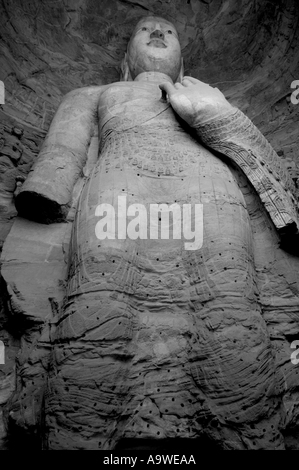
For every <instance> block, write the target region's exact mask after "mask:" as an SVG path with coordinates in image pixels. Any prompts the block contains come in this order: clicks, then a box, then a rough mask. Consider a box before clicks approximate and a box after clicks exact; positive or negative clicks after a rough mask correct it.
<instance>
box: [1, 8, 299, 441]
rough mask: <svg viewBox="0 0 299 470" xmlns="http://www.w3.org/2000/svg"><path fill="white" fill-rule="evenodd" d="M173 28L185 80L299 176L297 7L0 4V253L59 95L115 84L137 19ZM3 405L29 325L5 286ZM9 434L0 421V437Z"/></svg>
mask: <svg viewBox="0 0 299 470" xmlns="http://www.w3.org/2000/svg"><path fill="white" fill-rule="evenodd" d="M147 14H156V15H159V16H163V17H165V18H167V19H169V20H170V21H173V22H174V24H175V25H176V27H177V29H178V32H179V35H180V38H181V44H182V49H183V56H184V63H185V74H186V75H191V76H193V77H196V78H198V79H200V80H202V81H204V82H207V83H209V84H210V85H213V86H217V87H219V88H220V90H221V91H222V92H223V93H224V94H225V96H226V97H227V98H228V99H229V100H230V102H232V103H233V104H235V105H236V106H238V107H239V108H240V109H241V110H242V111H243V112H245V113H246V114H247V115H248V117H250V118H251V119H252V120H253V122H254V123H255V124H256V125H257V127H258V128H259V129H260V130H261V131H262V133H263V134H264V135H265V136H266V137H267V138H268V140H269V141H270V142H271V144H272V145H273V147H274V149H275V150H276V151H277V152H278V154H279V155H280V156H281V158H283V159H284V160H285V161H286V163H287V166H288V168H289V170H290V172H291V175H292V178H293V179H294V181H295V183H296V182H297V178H299V159H298V152H297V149H298V144H299V133H298V119H299V105H297V106H296V105H294V104H292V102H291V100H290V95H291V93H292V90H291V88H290V85H291V83H292V81H293V80H299V63H298V56H299V27H298V20H299V4H298V2H297V1H296V0H287V1H280V0H276V1H275V0H271V1H264V0H241V1H240V0H239V1H237V0H226V1H225V0H202V1H201V0H184V1H181V0H172V1H168V0H164V1H163V0H153V1H148V0H138V1H135V0H109V1H107V0H103V1H98V0H62V1H59V2H57V1H43V0H0V80H2V81H3V82H4V84H5V92H6V95H5V104H4V105H0V246H2V244H3V242H4V240H5V238H6V236H7V234H8V233H9V231H10V229H11V226H12V223H13V220H14V218H15V216H16V214H17V213H16V210H15V206H14V194H15V192H16V191H18V188H19V187H20V185H21V184H22V182H23V181H24V179H25V178H26V175H27V173H28V171H29V169H30V167H31V165H32V163H33V162H34V160H35V159H36V157H37V155H38V152H39V149H40V147H41V144H42V142H43V139H44V138H45V135H46V132H47V130H48V128H49V125H50V123H51V120H52V118H53V116H54V113H55V110H56V109H57V107H58V105H59V103H60V101H61V99H62V97H63V96H64V95H65V94H66V93H67V92H68V91H70V90H72V89H74V88H78V87H82V86H87V85H102V84H106V83H111V82H113V81H117V80H118V77H119V64H120V61H121V59H122V58H123V56H124V53H125V51H126V45H127V42H128V39H129V37H130V35H131V32H132V30H133V28H134V25H135V24H136V22H137V20H138V19H139V18H140V17H142V16H144V15H147ZM0 288H1V314H0V326H1V327H2V331H1V332H0V339H2V340H3V341H4V343H5V345H6V350H7V352H8V356H7V357H8V360H7V362H6V365H5V367H3V368H1V369H0V406H4V405H5V403H6V402H7V400H8V399H9V397H10V396H11V393H12V391H13V389H14V383H15V382H14V370H15V356H16V354H17V351H18V348H19V343H20V335H21V332H22V328H24V325H22V324H20V323H19V322H18V321H17V320H16V319H13V318H12V313H11V309H10V305H9V296H8V294H7V291H6V286H5V284H4V283H3V282H2V283H1V286H0ZM4 434H5V431H4V428H3V425H2V421H1V414H0V439H1V437H3V436H4Z"/></svg>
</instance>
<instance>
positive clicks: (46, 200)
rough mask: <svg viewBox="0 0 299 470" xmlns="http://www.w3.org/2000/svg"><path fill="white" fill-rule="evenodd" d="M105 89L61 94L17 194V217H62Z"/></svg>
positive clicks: (47, 219) (42, 219)
mask: <svg viewBox="0 0 299 470" xmlns="http://www.w3.org/2000/svg"><path fill="white" fill-rule="evenodd" d="M105 88H106V87H105V86H98V87H96V86H94V87H86V88H81V89H77V90H74V91H71V92H70V93H68V94H67V95H66V96H65V97H64V99H63V101H62V103H61V104H60V106H59V108H58V111H57V112H56V114H55V116H54V119H53V121H52V123H51V126H50V129H49V132H48V134H47V136H46V139H45V141H44V143H43V146H42V148H41V151H40V154H39V156H38V158H37V160H36V162H35V164H34V165H33V167H32V169H31V170H30V172H29V175H28V177H27V179H26V181H25V183H24V184H23V186H22V189H21V191H20V192H19V194H18V196H17V197H16V208H17V210H18V213H19V215H20V216H22V217H25V218H28V219H31V220H36V221H38V222H43V223H50V222H59V221H62V220H65V218H66V215H67V213H68V210H69V207H70V204H71V201H72V191H73V187H74V184H75V182H76V180H77V179H78V177H79V175H80V173H81V171H82V168H83V167H84V165H85V162H86V158H87V151H88V145H89V143H90V139H91V136H92V132H93V129H94V124H95V122H96V119H97V104H98V101H99V97H100V95H101V93H102V92H103V91H104V89H105Z"/></svg>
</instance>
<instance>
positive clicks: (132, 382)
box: [0, 0, 299, 449]
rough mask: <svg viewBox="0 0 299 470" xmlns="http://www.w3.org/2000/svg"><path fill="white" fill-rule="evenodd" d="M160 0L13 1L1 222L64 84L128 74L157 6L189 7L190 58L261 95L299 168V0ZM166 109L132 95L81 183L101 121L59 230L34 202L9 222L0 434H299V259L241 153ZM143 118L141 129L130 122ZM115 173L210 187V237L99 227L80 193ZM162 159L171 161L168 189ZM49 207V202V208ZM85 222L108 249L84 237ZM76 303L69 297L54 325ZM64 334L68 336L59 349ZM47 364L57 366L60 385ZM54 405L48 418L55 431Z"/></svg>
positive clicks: (81, 438)
mask: <svg viewBox="0 0 299 470" xmlns="http://www.w3.org/2000/svg"><path fill="white" fill-rule="evenodd" d="M149 3H150V2H146V1H145V0H140V1H139V2H138V5H137V4H136V2H133V1H132V2H131V1H130V2H127V1H126V2H123V1H118V2H116V1H113V0H110V1H109V2H94V1H91V0H90V1H88V0H80V1H68V2H64V3H59V6H56V4H55V5H53V4H51V3H49V4H47V5H44V4H43V5H41V4H40V2H37V1H30V2H28V1H26V2H25V0H24V1H21V0H19V1H17V0H16V1H14V2H8V1H4V0H2V1H1V4H0V5H1V7H0V8H1V16H0V18H1V19H0V21H1V58H0V61H1V67H0V79H1V80H3V81H4V82H5V86H6V104H5V105H4V106H0V108H1V110H0V126H1V127H0V129H1V140H0V173H1V182H0V204H1V213H0V217H1V219H0V239H1V242H2V241H3V240H4V239H5V238H6V237H7V234H8V232H9V230H10V227H11V224H12V221H13V219H14V217H15V216H16V214H17V211H16V209H15V205H14V197H15V196H17V195H18V194H20V193H21V192H22V190H23V191H24V190H25V189H26V184H27V183H25V185H24V186H23V187H22V186H21V185H22V183H23V181H24V179H25V177H26V176H27V174H28V172H29V170H30V168H31V165H32V163H33V161H34V160H35V158H36V156H37V154H38V152H39V151H40V150H41V145H42V142H44V138H45V136H46V132H47V130H48V128H49V125H50V122H51V120H52V118H53V116H54V112H55V111H56V110H57V107H58V105H59V102H60V100H61V98H62V96H63V95H65V93H67V92H69V91H70V90H73V89H74V88H77V87H82V86H85V85H92V86H95V85H102V84H107V83H111V82H116V81H118V79H119V71H118V64H119V62H120V60H121V59H122V57H123V54H124V52H125V48H126V44H127V41H128V38H129V36H130V34H131V31H132V25H133V24H135V23H136V19H138V18H139V17H140V16H143V15H144V14H145V13H146V10H148V11H149V10H150V11H151V12H154V13H156V14H159V15H162V16H166V17H169V19H171V20H173V21H174V22H175V23H176V24H177V27H178V30H179V33H180V35H181V39H182V45H183V48H184V49H183V54H184V57H185V66H186V74H191V75H192V76H195V77H197V78H199V79H201V80H203V81H206V82H208V83H210V84H212V85H215V86H219V88H220V89H221V90H222V91H223V92H224V93H225V95H226V97H227V98H228V99H230V101H231V102H232V103H234V104H235V105H236V106H238V107H239V108H240V109H241V110H242V111H244V112H246V114H247V115H248V116H249V117H250V118H251V119H253V122H254V123H255V124H256V125H257V126H258V128H259V129H260V131H261V132H262V133H263V134H264V135H265V136H266V137H267V138H268V139H269V141H270V143H271V144H272V145H273V147H274V149H275V150H276V151H277V152H278V153H279V155H280V156H281V157H282V159H284V160H285V161H286V162H287V164H288V167H289V170H290V174H291V178H292V179H293V182H294V183H296V179H297V177H298V168H299V167H298V159H297V154H296V152H297V148H298V108H299V105H298V107H296V106H294V105H293V104H291V103H290V99H289V96H290V93H291V90H290V84H291V82H292V81H293V80H294V79H296V78H298V79H299V70H298V60H297V58H296V57H297V56H298V55H297V54H298V53H297V50H298V47H299V38H298V29H296V24H297V16H298V5H297V4H296V2H295V0H294V1H290V2H288V4H287V5H285V4H284V5H282V3H281V4H279V2H277V3H275V2H267V3H265V2H262V1H260V2H259V1H258V2H249V1H245V0H244V1H243V2H241V3H242V6H240V5H241V4H240V2H237V1H230V2H219V1H216V0H215V1H211V2H199V1H198V2H195V1H193V0H192V1H191V2H186V3H184V4H183V2H179V1H174V2H170V3H167V2H165V3H163V4H161V2H151V4H150V5H149ZM219 77H220V78H219ZM110 93H111V94H112V92H110ZM112 98H113V97H112V96H110V98H109V99H112ZM106 99H108V97H107V98H106ZM119 101H120V98H119V95H118V97H117V102H119ZM81 104H83V102H82V103H81ZM83 105H84V104H83ZM161 106H162V105H161ZM164 107H165V105H164ZM110 108H111V106H110ZM89 109H91V108H90V107H89ZM150 111H151V110H150V109H149V107H147V108H146V109H144V110H143V113H142V119H140V115H137V116H136V117H135V118H132V114H123V115H122V118H123V119H124V118H128V116H130V120H131V122H123V128H122V130H123V131H124V132H122V133H121V134H119V135H117V136H116V135H114V136H113V139H111V138H109V137H108V136H107V138H102V141H101V151H102V154H103V158H102V159H101V162H100V163H99V165H98V167H97V168H96V170H95V174H94V176H93V178H92V179H91V180H90V181H92V184H89V185H85V189H84V191H83V193H82V198H81V199H80V200H79V202H78V198H79V195H80V194H81V189H82V187H83V185H84V183H85V182H86V180H87V178H88V177H89V175H90V174H91V171H92V169H93V167H94V163H95V160H96V159H97V138H96V137H93V138H92V139H91V141H90V145H89V156H88V159H87V161H86V165H85V167H84V170H83V172H82V173H80V171H79V170H78V169H77V170H76V168H75V169H74V176H72V174H71V173H70V172H68V171H65V176H62V178H64V179H63V184H60V185H57V190H58V188H59V191H61V193H58V192H55V190H54V191H53V188H50V192H51V194H52V193H53V192H54V193H55V196H56V197H57V199H59V198H60V199H59V201H58V203H59V204H60V205H61V206H65V210H63V211H62V213H61V214H60V213H59V214H60V215H61V218H65V217H66V216H67V220H65V222H64V223H62V224H59V225H61V227H59V228H58V227H57V226H56V224H55V225H54V226H53V227H52V226H48V229H49V228H50V227H52V229H50V231H47V235H45V233H46V231H45V226H44V225H40V224H38V223H35V222H28V221H24V220H22V219H18V220H17V222H16V224H15V225H14V227H13V229H12V231H11V232H10V234H9V238H8V239H7V242H6V248H5V251H4V253H3V255H2V260H3V261H2V262H3V264H4V265H3V268H2V273H3V276H4V278H5V281H6V284H7V285H8V287H7V286H6V284H5V283H4V282H3V284H2V286H1V288H2V289H1V297H2V301H1V307H2V310H1V312H2V313H1V316H0V322H1V326H2V327H3V328H2V332H1V333H0V339H3V340H4V342H5V344H6V346H7V351H8V356H7V357H8V361H7V363H6V365H5V368H2V366H0V407H1V406H2V407H3V408H2V409H3V410H4V415H5V422H6V424H7V423H9V425H10V433H11V435H10V436H9V439H8V440H7V439H5V429H4V426H3V424H2V411H1V413H0V439H2V446H3V448H5V447H8V448H9V447H14V446H16V447H19V446H20V445H21V441H22V443H23V444H24V445H29V446H35V447H37V448H40V447H41V446H44V448H53V449H54V448H76V449H78V448H93V449H94V448H101V449H103V448H106V449H107V448H112V447H113V446H114V445H116V444H117V443H118V445H120V446H124V447H129V445H133V447H136V446H138V445H139V446H140V445H141V446H142V444H140V443H139V444H136V442H135V441H134V442H133V443H131V444H128V443H126V442H125V441H124V439H133V440H135V439H150V440H156V439H158V440H161V442H164V439H166V438H167V439H168V438H170V439H174V438H180V439H183V438H188V439H189V438H192V439H194V438H195V437H197V438H199V439H201V440H199V444H200V443H201V444H202V445H205V444H206V441H205V440H204V439H208V440H209V442H213V443H214V444H213V445H215V446H216V445H218V446H219V447H225V448H241V449H244V448H246V449H247V448H252V449H255V448H274V447H276V448H283V447H284V446H286V447H287V448H298V419H299V418H298V398H297V394H298V383H299V380H298V377H299V369H298V367H299V366H294V365H293V364H292V363H291V361H290V354H291V352H292V351H291V349H290V343H291V342H292V341H293V340H294V339H299V326H298V311H299V307H298V298H299V293H298V289H299V286H298V276H299V272H298V271H299V269H298V259H297V258H296V257H295V256H294V255H292V254H291V253H287V252H286V251H283V250H282V249H281V248H280V247H279V238H278V235H277V232H276V230H275V228H274V225H273V223H272V222H271V219H270V218H269V215H268V214H267V212H266V210H265V208H264V206H263V205H262V203H261V201H260V199H259V198H258V196H257V194H256V193H255V191H254V190H253V188H252V186H251V185H250V183H249V182H248V180H246V178H245V177H244V176H243V175H242V174H241V172H240V171H239V170H238V168H237V167H236V166H235V165H234V164H233V162H231V163H228V162H227V161H226V160H224V163H223V162H222V161H221V160H219V158H217V157H216V156H214V155H213V154H211V152H209V151H208V150H206V149H205V148H204V147H202V146H199V144H198V142H196V144H195V140H193V139H192V138H190V137H189V136H186V134H185V131H184V132H181V128H180V126H177V127H175V126H174V122H173V121H172V117H171V113H170V110H168V111H167V110H166V115H167V119H166V121H165V122H166V124H167V122H168V123H171V125H170V126H169V128H168V129H167V134H166V135H167V138H165V132H164V133H163V135H161V136H160V135H159V129H160V127H159V126H157V127H155V124H154V123H151V124H152V127H149V126H147V129H146V132H144V128H145V127H146V125H145V124H144V125H143V126H142V124H143V122H142V120H144V123H145V121H146V120H147V119H150ZM146 112H147V113H148V115H146ZM116 114H117V113H116ZM153 114H154V115H155V114H157V110H156V109H153ZM88 119H89V118H88ZM115 119H116V122H115V125H116V126H117V129H120V128H121V127H120V121H119V116H115ZM134 119H135V120H134ZM124 121H125V119H124ZM136 121H137V122H138V124H139V125H140V128H139V129H138V133H137V134H136V133H135V132H133V131H132V130H130V129H129V127H130V126H133V125H135V124H136ZM165 122H163V125H165ZM85 123H86V119H85ZM112 124H113V122H112V123H110V125H112ZM82 125H83V128H84V122H82ZM102 126H105V123H104V122H102V123H101V125H100V136H102V137H103V136H106V134H105V132H104V131H105V129H103V127H102ZM166 127H167V126H166ZM164 128H165V126H164ZM80 129H81V130H82V126H81V127H80ZM50 139H51V137H48V141H46V142H45V143H44V148H45V147H47V145H49V146H50V145H51V142H50ZM73 144H74V147H76V148H75V150H74V153H72V158H71V161H72V162H73V161H74V159H73V157H74V156H75V157H78V158H80V159H81V158H82V161H84V162H85V158H86V156H85V155H84V154H80V151H79V152H78V145H77V144H76V142H75V141H74V142H73ZM180 145H181V147H180ZM195 145H196V148H195ZM211 145H212V144H211ZM174 148H175V152H174ZM215 148H216V147H215ZM127 149H130V151H128V150H127ZM216 150H220V151H223V148H222V149H221V148H216ZM76 152H77V153H76ZM108 153H109V155H110V154H111V153H112V155H113V156H114V158H113V159H111V158H108ZM224 153H225V152H224ZM57 156H58V158H59V152H58V153H57ZM252 158H254V156H252ZM45 162H47V159H46V158H45ZM64 162H65V160H64ZM47 164H49V162H48V163H47ZM56 164H57V161H56V163H55V165H56ZM50 165H51V163H50ZM253 166H254V164H253ZM54 168H55V166H53V169H54ZM68 168H69V167H65V163H64V169H65V170H68ZM44 171H46V172H51V171H52V169H51V168H47V169H45V170H44ZM63 171H64V170H63V168H62V169H61V173H60V174H62V175H63ZM44 174H45V173H44ZM44 174H43V173H42V171H41V173H40V179H39V182H40V183H41V184H42V183H43V182H44ZM116 175H117V185H116V186H117V187H116V190H117V191H122V189H124V190H125V193H126V194H127V195H128V198H130V203H133V202H144V203H145V204H146V203H149V202H155V201H157V202H172V201H174V200H177V201H179V202H180V203H183V202H184V201H186V202H187V201H188V202H189V201H192V200H193V201H195V200H196V201H197V202H198V201H199V200H200V201H202V202H204V203H205V204H207V205H210V206H209V207H210V210H209V211H208V214H209V215H208V223H207V228H206V230H207V232H206V233H205V237H206V239H207V240H208V244H207V246H206V247H205V248H204V249H203V252H202V254H201V255H200V256H199V257H197V256H196V255H195V254H194V253H193V254H192V252H189V253H187V252H185V254H184V253H183V252H182V249H181V246H179V243H178V244H176V243H174V244H173V246H172V247H171V250H169V244H168V245H167V246H168V248H167V250H166V249H165V246H164V245H163V241H160V243H159V244H158V245H157V246H156V247H150V246H149V245H146V244H145V242H144V243H140V241H139V244H138V245H137V244H136V243H132V242H130V243H129V242H128V243H127V242H126V243H125V242H124V243H123V245H122V246H120V247H115V246H114V247H113V246H109V247H108V244H107V242H108V241H107V240H106V241H103V244H102V246H98V244H100V243H98V244H97V245H95V240H92V243H91V244H90V241H91V238H90V233H91V232H92V230H94V220H93V219H88V217H87V215H86V211H83V213H84V216H83V215H82V212H81V213H80V212H77V207H78V206H77V204H79V208H80V207H81V208H82V207H83V205H84V204H85V203H90V207H91V208H89V210H90V214H92V212H93V214H94V207H95V204H97V202H95V201H94V197H95V195H97V194H98V190H99V188H101V191H104V190H105V188H106V191H108V188H110V187H114V188H115V178H116ZM77 177H79V179H78V180H77V183H76V186H75V189H74V192H73V194H71V192H72V191H71V187H72V184H73V182H74V181H75V180H76V178H77ZM155 178H159V181H160V180H163V194H162V193H161V192H159V191H160V189H159V188H160V186H159V187H158V186H157V185H156V186H155V184H154V181H155ZM70 180H71V182H70ZM224 180H225V183H224ZM27 181H29V178H28V180H27ZM171 181H172V182H174V183H171ZM198 181H200V184H199V183H198ZM159 184H161V183H159ZM252 184H253V181H252ZM255 189H256V190H257V191H258V188H256V187H255ZM258 192H259V191H258ZM115 194H117V193H115ZM115 194H114V196H113V197H115ZM136 194H137V195H138V200H137V199H136V200H135V199H134V197H135V198H136ZM153 195H154V198H155V201H153ZM163 198H164V199H163ZM192 198H193V199H192ZM213 198H214V199H213ZM141 199H142V200H141ZM162 199H163V200H162ZM168 199H169V200H168ZM216 200H217V204H214V203H215V201H216ZM211 201H212V202H211ZM213 201H214V202H213ZM29 202H30V203H31V204H32V203H35V204H36V203H38V201H36V200H35V201H34V200H28V201H27V202H26V201H25V204H24V205H25V207H27V210H28V214H27V215H30V212H35V211H34V210H33V211H32V207H28V203H29ZM26 204H27V205H26ZM216 206H217V207H218V208H219V211H217V212H215V207H216ZM55 207H58V206H55ZM55 207H54V209H53V206H51V210H52V209H53V211H54V217H53V219H54V220H55V218H56V216H57V213H56V212H55ZM59 207H60V206H59ZM84 207H85V206H84ZM22 210H24V207H23V209H22ZM50 212H51V211H50ZM51 213H52V212H51ZM76 213H77V216H76V217H75V214H76ZM59 214H58V215H59ZM48 215H49V213H48ZM45 219H47V217H45ZM58 219H59V217H58ZM74 219H75V222H74V223H73V220H74ZM51 220H52V218H51V214H50V215H49V217H48V220H46V221H48V222H49V221H51ZM43 221H45V220H43ZM240 221H241V222H240ZM72 224H73V234H78V237H79V238H76V237H75V236H74V235H73V239H72V240H73V241H72V245H71V250H72V251H71V253H73V254H74V256H73V257H71V261H72V262H71V264H70V267H69V269H70V271H69V272H70V278H69V280H68V291H67V292H68V295H69V298H68V299H65V302H64V304H63V302H62V295H63V294H62V292H63V288H64V287H65V286H66V276H65V273H66V262H65V261H66V260H65V256H64V253H65V252H66V251H67V246H68V243H69V237H70V231H71V228H72ZM79 229H80V230H79ZM30 230H32V232H30ZM64 231H65V233H62V232H64ZM25 232H26V234H27V235H25ZM248 234H251V235H248ZM86 240H88V242H89V245H88V246H89V248H90V251H87V250H84V249H83V248H82V247H84V246H85V245H84V242H86ZM236 240H237V242H236ZM230 243H232V245H229V244H230ZM15 246H17V247H18V250H15V249H14V247H15ZM227 246H229V247H231V248H230V249H227ZM124 251H125V253H126V254H125V255H124ZM120 252H121V253H123V254H122V255H121V256H120ZM20 253H22V255H20ZM24 253H25V254H27V255H28V256H26V257H25V258H23V255H24ZM42 258H43V263H41V260H42ZM16 259H17V261H16ZM236 259H238V260H239V261H238V264H237V265H236V263H235V260H236ZM45 261H46V262H47V265H45V264H44V263H45ZM20 265H21V266H22V268H21V270H22V272H23V276H21V275H20ZM39 265H40V266H39ZM54 266H55V270H53V267H54ZM25 273H28V275H27V277H28V279H26V280H25V281H24V279H25V278H24V274H25ZM49 273H50V274H49ZM51 276H52V277H51ZM46 277H47V279H48V280H47V282H44V281H45V280H46ZM49 279H53V282H52V284H51V281H50V283H49ZM79 281H80V282H79ZM95 284H96V286H97V288H96V289H93V286H94V285H95ZM79 285H80V293H78V292H77V289H78V286H79ZM99 286H100V287H99ZM7 288H8V292H7ZM45 291H46V292H45ZM99 291H100V292H101V296H100V299H99ZM74 293H75V294H76V295H75V296H74ZM78 294H80V295H78ZM33 298H34V299H35V300H34V302H33V303H32V299H33ZM74 299H76V301H75V300H74ZM104 299H105V300H104ZM59 307H63V308H64V309H65V314H66V317H65V319H64V320H63V321H60V323H59V326H58V328H57V329H56V328H55V324H56V323H57V319H58V309H59ZM34 311H35V313H34ZM111 311H113V312H114V315H109V313H110V312H111ZM45 319H46V322H45ZM24 332H26V335H24ZM107 332H109V335H110V336H109V337H108V336H107V335H108V333H107ZM50 341H51V342H54V343H55V344H56V349H55V352H54V354H53V356H51V355H50V354H49V352H50V348H49V343H50ZM18 351H19V354H18V358H17V361H15V356H16V353H17V352H18ZM99 358H101V361H100V364H101V365H100V367H99V366H98V364H99ZM16 367H17V371H18V372H17V380H16V382H15V369H16ZM49 367H50V369H51V373H50V376H49V377H50V382H51V386H50V388H48V389H47V390H45V376H46V375H47V374H48V370H49ZM15 388H16V393H14V392H15V390H14V389H15ZM9 400H11V401H10V402H9ZM9 411H10V412H11V413H10V415H9ZM45 415H46V416H47V422H46V425H47V428H48V429H49V435H47V436H43V435H42V433H41V432H40V429H41V420H43V419H44V418H43V417H44V416H45ZM99 423H100V425H99ZM43 425H44V423H42V426H43ZM99 428H100V429H101V434H100V435H99V433H98V430H99ZM20 436H21V438H20ZM26 436H29V437H28V440H27V438H26V439H24V437H26ZM34 436H35V437H34ZM42 441H43V442H42ZM127 442H130V441H127ZM139 442H141V441H139Z"/></svg>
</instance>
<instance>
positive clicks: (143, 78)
mask: <svg viewBox="0 0 299 470" xmlns="http://www.w3.org/2000/svg"><path fill="white" fill-rule="evenodd" d="M134 82H152V83H157V84H158V85H160V84H161V83H164V82H170V83H173V81H172V80H171V78H170V77H169V76H168V75H166V74H165V73H161V72H142V73H140V74H139V75H137V77H136V78H135V80H134Z"/></svg>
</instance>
